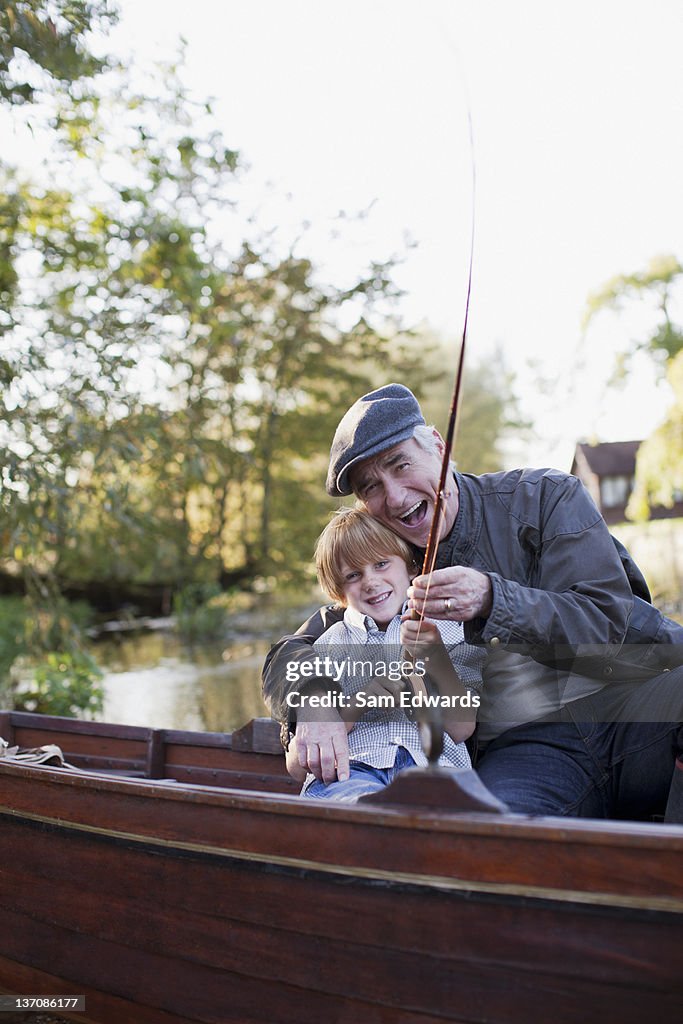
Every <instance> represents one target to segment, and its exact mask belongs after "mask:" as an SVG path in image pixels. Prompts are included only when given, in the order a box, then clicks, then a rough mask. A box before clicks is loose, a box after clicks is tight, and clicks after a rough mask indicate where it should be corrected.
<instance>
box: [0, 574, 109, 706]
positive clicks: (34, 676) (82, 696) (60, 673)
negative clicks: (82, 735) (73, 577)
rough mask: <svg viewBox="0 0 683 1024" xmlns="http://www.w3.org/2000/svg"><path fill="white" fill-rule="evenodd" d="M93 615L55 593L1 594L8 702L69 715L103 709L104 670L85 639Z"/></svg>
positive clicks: (3, 689) (1, 682)
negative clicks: (84, 642) (16, 595)
mask: <svg viewBox="0 0 683 1024" xmlns="http://www.w3.org/2000/svg"><path fill="white" fill-rule="evenodd" d="M46 596H47V600H43V599H42V598H45V597H46ZM91 615H92V613H91V611H90V609H89V608H88V607H87V605H85V604H83V603H76V604H67V602H65V601H64V600H63V599H62V598H60V597H59V596H58V595H56V594H54V593H53V594H51V595H45V594H43V595H42V597H41V594H40V593H39V592H36V591H35V590H34V591H31V592H30V593H29V596H27V597H25V598H15V597H3V598H0V695H1V704H2V707H10V708H16V709H17V710H19V711H37V712H39V713H41V714H52V715H67V716H76V715H78V714H79V713H81V714H82V713H85V714H92V713H94V712H97V711H99V710H101V707H102V691H101V689H100V687H99V686H98V680H99V679H100V677H101V675H102V673H101V671H100V669H99V668H98V666H97V664H96V662H95V661H94V660H93V658H92V657H91V656H90V655H89V654H88V653H87V652H86V651H85V650H84V649H83V646H82V642H81V639H82V635H83V630H84V629H85V627H86V626H87V624H88V623H89V621H90V618H91Z"/></svg>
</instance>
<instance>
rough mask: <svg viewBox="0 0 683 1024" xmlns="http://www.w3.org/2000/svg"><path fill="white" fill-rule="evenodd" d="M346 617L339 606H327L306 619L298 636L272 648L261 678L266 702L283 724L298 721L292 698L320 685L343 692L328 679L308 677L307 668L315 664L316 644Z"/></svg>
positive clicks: (287, 637)
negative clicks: (289, 695)
mask: <svg viewBox="0 0 683 1024" xmlns="http://www.w3.org/2000/svg"><path fill="white" fill-rule="evenodd" d="M343 617H344V609H343V608H341V607H340V606H339V605H326V606H325V607H324V608H319V609H318V611H317V612H315V613H314V614H313V615H311V617H310V618H309V619H306V621H305V622H304V623H303V625H302V626H299V628H298V629H297V631H296V633H289V634H287V635H285V636H283V637H280V639H279V640H278V641H277V643H276V644H273V646H272V647H271V649H270V651H269V652H268V655H267V657H266V660H265V662H264V665H263V671H262V674H261V679H262V689H263V699H264V700H265V702H266V704H267V705H268V708H269V709H270V713H271V715H272V716H273V718H276V719H277V720H278V721H279V722H282V723H283V724H288V723H290V722H291V723H293V722H294V721H295V720H296V716H295V715H293V714H292V710H291V709H290V708H289V707H288V705H287V695H288V694H290V693H295V692H297V691H298V692H307V691H308V690H309V689H311V688H312V687H313V688H314V687H315V684H316V683H322V684H323V686H324V688H325V689H327V690H328V689H336V690H338V689H339V686H338V685H337V684H335V683H334V682H332V680H331V679H327V678H326V677H324V676H323V677H318V678H315V677H313V676H308V675H305V674H304V673H305V672H306V669H304V668H303V665H304V664H310V663H311V659H312V657H313V652H312V647H313V644H314V643H315V641H316V640H319V639H320V637H321V636H322V635H323V633H325V632H327V630H328V629H329V628H330V626H332V625H334V623H335V622H339V621H340V620H341V619H342V618H343ZM321 692H322V689H321Z"/></svg>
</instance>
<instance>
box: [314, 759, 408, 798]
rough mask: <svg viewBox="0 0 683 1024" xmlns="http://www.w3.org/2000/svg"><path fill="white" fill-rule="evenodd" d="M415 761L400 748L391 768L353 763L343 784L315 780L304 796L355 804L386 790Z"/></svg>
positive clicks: (358, 762)
mask: <svg viewBox="0 0 683 1024" xmlns="http://www.w3.org/2000/svg"><path fill="white" fill-rule="evenodd" d="M414 764H415V761H414V760H413V758H412V757H411V755H410V754H409V753H408V751H407V750H406V749H405V747H399V748H398V750H397V753H396V760H395V761H394V763H393V765H392V766H391V768H373V767H372V765H370V764H363V762H362V761H352V762H351V764H350V767H349V777H348V779H345V780H344V781H343V782H330V783H329V785H327V784H326V783H324V782H320V781H319V780H318V779H315V780H314V781H313V782H311V783H310V785H308V786H307V787H306V789H305V790H304V791H303V792H302V794H301V795H302V796H306V797H310V798H312V799H318V800H321V799H322V800H339V801H343V802H344V803H349V804H350V803H355V802H356V800H358V798H359V797H361V796H365V794H366V793H374V792H375V791H376V790H378V789H384V787H385V786H388V785H389V783H390V782H393V780H394V779H395V778H396V776H397V775H398V773H399V772H400V771H403V769H404V768H411V767H412V766H413V765H414Z"/></svg>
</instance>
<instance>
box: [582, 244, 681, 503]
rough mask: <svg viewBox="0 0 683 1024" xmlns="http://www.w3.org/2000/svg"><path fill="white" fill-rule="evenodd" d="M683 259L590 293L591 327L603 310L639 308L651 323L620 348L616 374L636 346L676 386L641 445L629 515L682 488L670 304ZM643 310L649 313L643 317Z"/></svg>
mask: <svg viewBox="0 0 683 1024" xmlns="http://www.w3.org/2000/svg"><path fill="white" fill-rule="evenodd" d="M682 286H683V265H681V263H680V261H679V260H678V259H676V257H675V256H673V255H668V256H661V257H658V258H656V259H653V260H652V261H651V262H650V264H649V266H648V267H646V269H645V270H644V271H638V272H636V273H633V274H628V275H620V276H618V277H615V278H613V279H612V280H611V281H609V282H608V283H607V284H606V285H605V286H604V287H603V288H602V289H600V290H599V291H598V292H596V293H595V294H594V295H592V296H591V297H590V298H589V301H588V307H587V311H586V316H585V325H586V327H588V326H589V325H590V324H591V323H592V321H593V319H594V318H595V317H596V316H597V315H598V314H599V313H602V312H603V311H615V312H617V313H621V312H623V311H624V310H626V309H629V310H633V309H636V308H637V310H638V312H639V313H641V319H644V322H645V323H646V324H647V326H645V327H644V328H643V333H642V334H641V336H639V337H636V338H635V339H632V340H631V341H630V343H629V344H628V345H627V347H626V348H625V349H624V350H623V351H622V352H621V353H620V355H619V357H618V362H617V378H618V379H619V378H623V377H624V376H625V375H626V374H627V373H628V372H629V370H630V365H631V359H632V357H633V356H634V355H635V354H636V353H637V352H644V353H646V354H648V355H650V356H651V357H652V359H653V360H654V361H655V364H656V365H657V367H658V369H659V371H660V373H661V374H662V375H665V376H666V378H667V380H668V382H669V384H670V385H671V389H672V397H673V401H672V404H671V406H670V408H669V409H668V411H667V414H666V416H665V418H664V420H663V422H662V424H661V426H660V427H658V428H657V430H656V431H655V432H654V433H653V434H652V436H651V437H650V438H648V439H647V440H646V441H644V443H643V444H642V445H641V446H640V449H639V451H638V457H637V462H636V485H635V488H634V491H633V494H632V497H631V500H630V501H629V505H628V508H627V515H628V516H629V517H630V518H634V519H645V518H647V517H648V515H649V511H650V508H651V507H652V506H653V505H661V506H665V507H670V506H672V505H673V503H674V501H675V500H676V499H677V497H678V496H679V495H680V494H681V493H683V469H682V467H683V363H682V362H681V360H682V359H683V327H682V326H681V325H679V324H677V323H676V321H675V319H674V314H673V312H672V310H674V309H675V308H676V307H677V303H678V302H680V297H681V294H683V288H682ZM642 314H645V316H644V317H643V316H642Z"/></svg>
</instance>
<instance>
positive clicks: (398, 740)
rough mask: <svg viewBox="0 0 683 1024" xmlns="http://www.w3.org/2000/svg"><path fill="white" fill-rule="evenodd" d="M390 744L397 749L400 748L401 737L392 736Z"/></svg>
mask: <svg viewBox="0 0 683 1024" xmlns="http://www.w3.org/2000/svg"><path fill="white" fill-rule="evenodd" d="M392 743H395V744H396V746H397V747H400V746H401V737H400V736H394V738H393V740H392Z"/></svg>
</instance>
